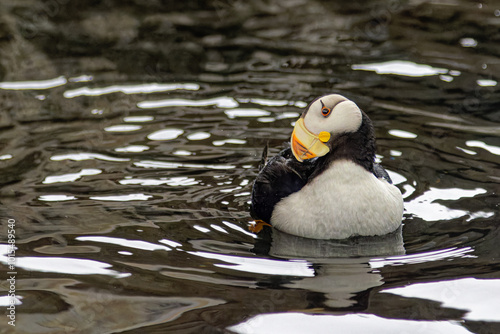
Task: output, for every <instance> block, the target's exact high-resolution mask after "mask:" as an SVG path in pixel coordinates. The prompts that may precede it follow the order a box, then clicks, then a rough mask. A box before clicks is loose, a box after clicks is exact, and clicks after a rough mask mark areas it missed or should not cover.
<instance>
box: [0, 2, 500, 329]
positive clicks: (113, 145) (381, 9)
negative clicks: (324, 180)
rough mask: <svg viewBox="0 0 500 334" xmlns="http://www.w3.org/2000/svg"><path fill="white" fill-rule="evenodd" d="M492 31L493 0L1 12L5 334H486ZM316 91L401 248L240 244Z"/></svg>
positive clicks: (499, 67) (496, 148)
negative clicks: (351, 132)
mask: <svg viewBox="0 0 500 334" xmlns="http://www.w3.org/2000/svg"><path fill="white" fill-rule="evenodd" d="M499 27H500V3H498V2H489V1H485V2H477V1H459V0H456V1H454V0H451V1H444V2H440V3H437V2H436V3H430V2H429V3H428V2H424V1H412V2H406V1H398V0H396V1H388V2H384V1H372V2H370V3H369V4H367V3H366V2H364V1H350V2H343V1H335V2H330V1H303V0H294V1H284V0H269V1H265V0H259V1H254V2H246V1H238V0H227V1H208V2H196V1H184V2H174V1H164V2H160V1H142V2H140V1H133V0H130V1H112V0H110V1H104V0H103V1H98V0H95V1H86V2H76V1H71V0H50V1H28V0H26V1H10V2H7V1H2V3H1V4H0V81H1V82H0V127H1V129H0V130H1V131H0V159H1V160H0V169H1V172H0V182H1V190H0V201H1V203H2V206H1V211H0V212H1V224H2V226H1V227H0V228H1V231H2V232H1V238H2V239H1V240H2V245H0V247H1V250H2V254H3V255H2V256H1V258H0V261H1V262H2V264H4V265H3V266H2V268H1V275H2V277H6V278H7V276H9V277H10V274H7V273H8V272H10V271H11V270H10V269H9V268H8V266H7V264H8V261H9V258H8V256H7V252H8V238H7V234H8V233H7V231H8V222H9V219H11V220H10V222H12V221H13V220H15V233H16V239H15V240H16V247H17V250H16V253H15V255H16V263H15V266H16V267H15V270H16V272H17V274H16V284H15V288H16V295H17V298H18V300H17V302H16V303H17V305H16V310H15V312H16V323H15V324H16V326H15V327H12V326H10V325H9V324H8V321H10V320H9V318H7V317H6V316H4V315H2V319H1V320H0V332H2V333H139V332H140V333H219V332H227V333H499V332H500V311H499V310H498V302H499V300H500V266H499V263H500V260H499V255H500V254H499V253H500V247H498V243H499V242H500V235H499V234H500V221H499V212H500V210H499V195H498V192H499V189H500V168H499V166H500V127H499V121H500V111H499V110H500V91H499V86H498V79H499V76H500V47H499V45H500V33H499V31H500V30H499ZM333 92H335V93H340V94H343V95H345V96H347V97H349V98H350V99H352V100H354V101H356V102H357V103H358V104H359V105H360V106H361V107H362V108H363V109H364V110H365V111H366V112H367V113H368V114H369V115H370V117H371V118H372V120H373V121H374V124H375V126H376V134H377V138H378V139H377V144H378V154H379V159H380V160H381V161H382V163H383V164H384V166H386V168H387V169H388V170H389V172H390V173H391V176H392V178H393V180H394V181H395V183H397V185H398V187H399V188H400V189H401V191H402V193H403V195H404V198H405V207H406V211H405V216H404V226H403V229H402V231H400V232H398V233H395V234H393V235H389V236H386V237H382V238H375V239H357V240H349V241H342V242H340V241H339V242H333V241H332V242H325V241H321V242H320V241H314V240H307V239H301V238H296V237H291V236H287V235H284V234H281V233H279V232H276V231H274V232H273V233H272V235H271V236H270V235H265V236H261V237H259V238H257V237H256V235H254V234H253V233H250V232H249V231H248V228H247V227H248V225H249V223H250V222H251V221H252V219H251V217H250V216H249V213H248V209H249V199H250V191H251V185H252V181H253V179H254V178H255V176H256V173H257V168H258V164H259V160H260V155H261V152H262V148H263V147H264V146H265V144H266V143H267V142H269V146H270V148H271V152H272V153H273V154H274V153H277V152H278V151H279V150H280V149H281V148H282V147H283V146H282V145H283V143H284V142H285V141H287V140H288V138H289V136H290V133H291V124H292V122H294V121H295V119H296V118H297V117H298V115H299V114H300V113H301V111H302V108H303V107H304V106H305V105H306V103H308V102H309V101H310V100H312V99H313V98H314V97H316V96H318V95H321V94H328V93H333ZM0 286H1V287H2V294H1V296H3V297H1V296H0V304H1V305H2V309H3V310H5V314H7V311H8V310H6V307H7V306H8V305H9V299H8V297H7V290H8V289H9V283H8V281H7V280H6V279H2V282H1V283H0Z"/></svg>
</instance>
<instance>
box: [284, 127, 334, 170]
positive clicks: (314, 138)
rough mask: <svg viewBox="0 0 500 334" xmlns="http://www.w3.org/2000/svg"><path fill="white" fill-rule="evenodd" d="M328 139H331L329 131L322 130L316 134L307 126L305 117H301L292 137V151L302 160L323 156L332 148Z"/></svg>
mask: <svg viewBox="0 0 500 334" xmlns="http://www.w3.org/2000/svg"><path fill="white" fill-rule="evenodd" d="M328 140H330V133H329V132H326V131H322V132H320V133H319V135H316V134H314V133H312V132H311V131H309V130H308V129H307V128H306V126H305V124H304V119H303V118H299V120H298V121H297V122H296V123H295V127H294V128H293V133H292V137H291V139H290V143H291V146H292V153H293V155H294V156H295V158H296V159H297V160H298V161H300V162H302V161H304V160H307V159H312V158H315V157H322V156H324V155H325V154H327V153H328V152H330V148H329V147H328V146H327V145H326V144H325V143H326V142H327V141H328Z"/></svg>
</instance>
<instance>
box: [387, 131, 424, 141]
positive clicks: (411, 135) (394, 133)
mask: <svg viewBox="0 0 500 334" xmlns="http://www.w3.org/2000/svg"><path fill="white" fill-rule="evenodd" d="M389 134H390V135H391V136H394V137H399V138H407V139H413V138H417V135H416V134H414V133H411V132H408V131H403V130H397V129H392V130H389Z"/></svg>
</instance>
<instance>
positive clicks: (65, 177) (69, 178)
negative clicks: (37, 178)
mask: <svg viewBox="0 0 500 334" xmlns="http://www.w3.org/2000/svg"><path fill="white" fill-rule="evenodd" d="M101 173H102V170H100V169H82V170H81V171H79V172H78V173H70V174H62V175H55V176H47V177H46V178H45V180H43V182H42V183H43V184H50V183H57V182H74V181H76V180H78V179H79V178H81V177H82V176H88V175H98V174H101Z"/></svg>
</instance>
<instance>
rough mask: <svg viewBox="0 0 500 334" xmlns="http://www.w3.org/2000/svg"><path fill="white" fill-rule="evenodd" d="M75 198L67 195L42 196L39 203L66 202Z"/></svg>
mask: <svg viewBox="0 0 500 334" xmlns="http://www.w3.org/2000/svg"><path fill="white" fill-rule="evenodd" d="M75 199H76V197H75V196H67V195H42V196H40V197H38V200H39V201H44V202H65V201H72V200H75Z"/></svg>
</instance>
